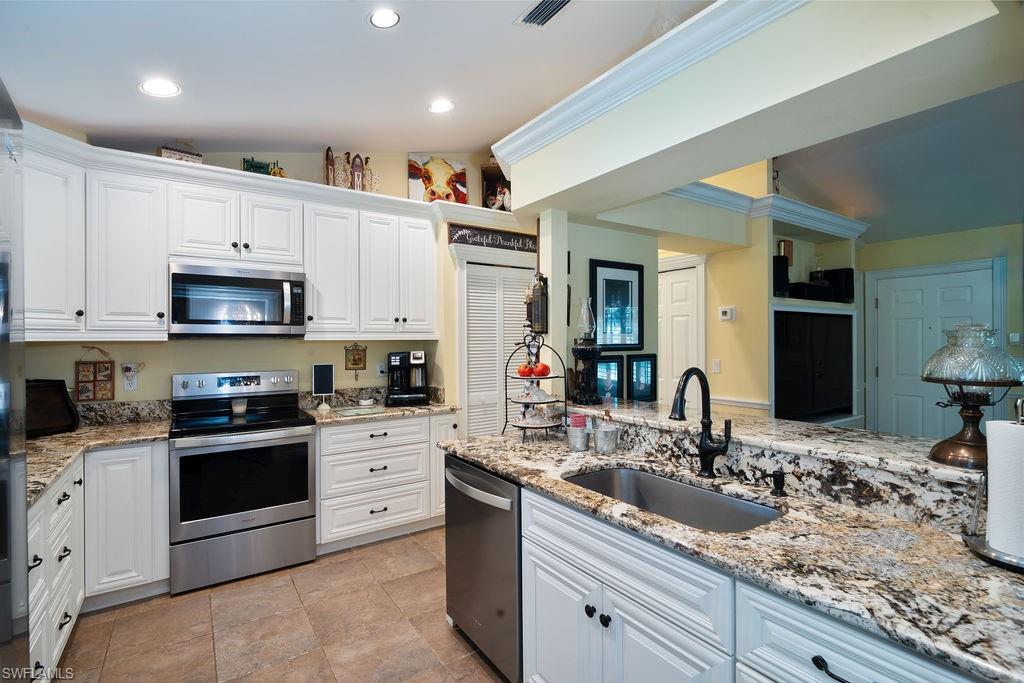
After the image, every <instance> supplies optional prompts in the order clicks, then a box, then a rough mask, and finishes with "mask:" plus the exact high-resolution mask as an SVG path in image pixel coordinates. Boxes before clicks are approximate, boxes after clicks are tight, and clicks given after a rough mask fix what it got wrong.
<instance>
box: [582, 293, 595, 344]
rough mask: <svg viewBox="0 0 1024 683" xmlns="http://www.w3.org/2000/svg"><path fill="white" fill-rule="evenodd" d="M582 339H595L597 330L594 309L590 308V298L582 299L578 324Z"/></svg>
mask: <svg viewBox="0 0 1024 683" xmlns="http://www.w3.org/2000/svg"><path fill="white" fill-rule="evenodd" d="M577 325H578V329H579V331H580V337H582V338H583V339H593V338H594V330H596V329H597V320H596V319H595V318H594V309H592V308H591V307H590V297H589V296H588V297H584V298H582V299H580V319H579V323H577Z"/></svg>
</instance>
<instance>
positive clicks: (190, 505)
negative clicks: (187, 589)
mask: <svg viewBox="0 0 1024 683" xmlns="http://www.w3.org/2000/svg"><path fill="white" fill-rule="evenodd" d="M315 514H316V446H315V442H314V436H313V427H293V428H289V429H276V430H268V431H266V432H248V433H243V434H227V435H224V436H214V437H186V438H181V439H173V440H172V442H171V448H170V518H171V529H170V531H171V543H172V544H174V543H180V542H182V541H192V540H195V539H199V538H207V537H210V536H217V535H220V534H226V533H231V532H233V531H241V530H243V529H252V528H255V527H261V526H266V525H269V524H277V523H279V522H286V521H289V520H295V519H301V518H304V517H312V516H313V515H315Z"/></svg>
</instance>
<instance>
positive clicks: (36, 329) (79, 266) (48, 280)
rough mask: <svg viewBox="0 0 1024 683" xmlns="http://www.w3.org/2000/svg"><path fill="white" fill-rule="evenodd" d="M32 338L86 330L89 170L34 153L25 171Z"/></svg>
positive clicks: (27, 326) (27, 310)
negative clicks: (86, 220)
mask: <svg viewBox="0 0 1024 683" xmlns="http://www.w3.org/2000/svg"><path fill="white" fill-rule="evenodd" d="M23 182H24V188H25V189H24V197H25V200H24V202H25V203H24V222H25V329H26V334H27V338H28V339H29V340H31V339H33V338H34V337H36V336H37V335H46V334H47V333H52V332H71V333H74V332H81V331H82V330H83V329H85V314H84V310H85V170H84V169H82V168H81V167H80V166H76V165H74V164H70V163H68V162H66V161H61V160H59V159H54V158H52V157H47V156H43V155H40V154H38V153H36V152H32V151H29V152H27V153H26V154H25V166H24V177H23Z"/></svg>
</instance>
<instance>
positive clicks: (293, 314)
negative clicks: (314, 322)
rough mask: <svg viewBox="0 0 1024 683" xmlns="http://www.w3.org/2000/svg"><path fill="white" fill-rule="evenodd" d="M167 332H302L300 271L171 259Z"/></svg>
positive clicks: (302, 278) (242, 333) (248, 333)
mask: <svg viewBox="0 0 1024 683" xmlns="http://www.w3.org/2000/svg"><path fill="white" fill-rule="evenodd" d="M170 273H171V287H170V290H171V306H170V308H171V321H170V325H169V327H168V332H169V333H170V334H177V335H206V334H232V335H253V334H264V335H276V336H283V335H288V336H291V335H301V334H303V333H304V331H305V323H304V320H305V318H304V311H302V310H294V309H295V305H294V304H295V302H299V305H300V306H301V302H302V301H303V299H304V297H303V292H302V289H303V287H304V281H303V280H304V276H303V275H302V274H300V273H285V272H273V271H261V270H254V269H249V268H230V267H219V266H196V265H187V264H177V263H175V264H171V267H170Z"/></svg>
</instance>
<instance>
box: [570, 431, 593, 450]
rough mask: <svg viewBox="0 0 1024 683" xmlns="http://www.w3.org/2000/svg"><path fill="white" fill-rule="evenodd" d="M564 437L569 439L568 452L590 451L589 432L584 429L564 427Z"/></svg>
mask: <svg viewBox="0 0 1024 683" xmlns="http://www.w3.org/2000/svg"><path fill="white" fill-rule="evenodd" d="M565 435H566V436H567V437H568V439H569V450H570V451H572V452H574V453H578V452H581V451H586V450H590V432H588V431H587V429H586V427H566V428H565Z"/></svg>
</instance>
